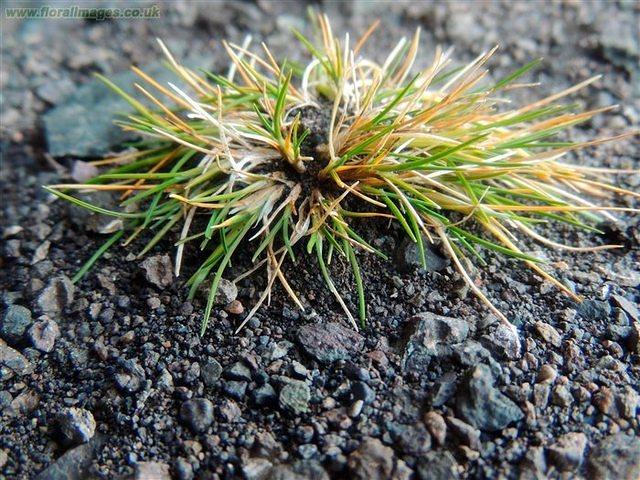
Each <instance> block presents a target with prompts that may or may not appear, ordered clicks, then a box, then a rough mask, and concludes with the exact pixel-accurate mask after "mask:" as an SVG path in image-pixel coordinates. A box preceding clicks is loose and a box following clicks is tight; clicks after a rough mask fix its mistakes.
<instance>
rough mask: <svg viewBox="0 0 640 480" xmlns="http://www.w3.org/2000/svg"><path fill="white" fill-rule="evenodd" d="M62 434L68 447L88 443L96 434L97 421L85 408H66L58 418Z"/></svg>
mask: <svg viewBox="0 0 640 480" xmlns="http://www.w3.org/2000/svg"><path fill="white" fill-rule="evenodd" d="M58 425H59V427H60V432H61V433H62V436H63V437H64V439H65V443H67V444H68V445H74V446H75V445H79V444H81V443H87V442H88V441H89V440H91V439H92V438H93V435H94V434H95V432H96V421H95V420H94V419H93V415H92V414H91V412H90V411H88V410H85V409H84V408H75V407H71V408H66V409H64V410H63V411H62V413H61V414H60V415H59V416H58Z"/></svg>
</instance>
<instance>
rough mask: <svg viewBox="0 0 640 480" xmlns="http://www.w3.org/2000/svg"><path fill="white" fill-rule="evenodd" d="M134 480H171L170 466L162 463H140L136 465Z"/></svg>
mask: <svg viewBox="0 0 640 480" xmlns="http://www.w3.org/2000/svg"><path fill="white" fill-rule="evenodd" d="M133 479H134V480H171V475H170V473H169V465H167V464H166V463H161V462H138V463H136V465H135V471H134V475H133Z"/></svg>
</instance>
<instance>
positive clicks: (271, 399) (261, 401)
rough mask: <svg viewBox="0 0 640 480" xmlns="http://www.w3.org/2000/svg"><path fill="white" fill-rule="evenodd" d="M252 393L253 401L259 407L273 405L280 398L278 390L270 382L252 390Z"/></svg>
mask: <svg viewBox="0 0 640 480" xmlns="http://www.w3.org/2000/svg"><path fill="white" fill-rule="evenodd" d="M250 395H251V399H252V400H253V402H254V403H255V404H256V405H257V406H259V407H263V406H266V405H272V404H274V403H275V401H276V399H277V398H278V396H277V394H276V391H275V390H274V388H273V387H272V386H271V384H269V383H265V384H264V385H261V386H259V387H258V388H255V389H253V390H251V393H250Z"/></svg>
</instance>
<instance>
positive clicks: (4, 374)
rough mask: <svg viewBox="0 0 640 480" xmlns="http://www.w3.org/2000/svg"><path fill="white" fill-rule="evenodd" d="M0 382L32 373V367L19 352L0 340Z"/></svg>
mask: <svg viewBox="0 0 640 480" xmlns="http://www.w3.org/2000/svg"><path fill="white" fill-rule="evenodd" d="M0 365H1V369H0V380H8V379H9V378H11V377H13V376H14V375H18V376H22V375H28V374H30V373H32V372H33V365H32V364H31V362H30V361H29V360H27V358H26V357H25V356H24V355H22V354H21V353H20V352H19V351H17V350H15V349H13V348H11V347H10V346H9V345H7V344H6V343H5V341H4V340H0Z"/></svg>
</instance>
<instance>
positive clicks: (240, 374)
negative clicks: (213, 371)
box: [224, 362, 251, 382]
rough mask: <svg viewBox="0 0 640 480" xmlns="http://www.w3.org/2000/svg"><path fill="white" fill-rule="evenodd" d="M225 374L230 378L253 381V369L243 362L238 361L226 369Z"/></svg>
mask: <svg viewBox="0 0 640 480" xmlns="http://www.w3.org/2000/svg"><path fill="white" fill-rule="evenodd" d="M224 376H225V377H226V378H228V379H230V380H240V381H243V382H250V381H251V370H249V367H247V366H246V365H245V364H244V363H242V362H236V363H234V364H233V365H231V367H229V368H227V369H226V370H225V371H224Z"/></svg>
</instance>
